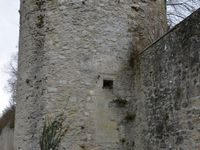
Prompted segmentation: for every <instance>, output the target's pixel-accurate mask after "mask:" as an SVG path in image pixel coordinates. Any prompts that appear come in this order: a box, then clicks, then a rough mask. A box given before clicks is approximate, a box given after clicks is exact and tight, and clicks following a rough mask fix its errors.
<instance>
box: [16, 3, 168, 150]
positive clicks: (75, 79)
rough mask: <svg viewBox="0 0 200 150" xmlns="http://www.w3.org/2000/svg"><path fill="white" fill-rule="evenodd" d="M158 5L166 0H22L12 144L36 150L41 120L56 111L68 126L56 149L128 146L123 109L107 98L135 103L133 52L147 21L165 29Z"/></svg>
mask: <svg viewBox="0 0 200 150" xmlns="http://www.w3.org/2000/svg"><path fill="white" fill-rule="evenodd" d="M152 5H154V6H158V7H154V9H153V8H152V7H151V6H152ZM161 8H162V9H161ZM163 8H164V0H157V1H146V0H141V1H133V0H21V9H20V14H21V15H20V16H21V17H20V43H19V46H20V50H19V76H18V85H17V109H16V128H15V149H16V150H38V149H39V138H40V135H41V130H42V126H43V122H44V118H45V117H46V116H47V115H50V116H55V115H56V114H58V113H61V112H62V113H64V114H65V116H66V124H68V125H69V130H68V132H67V134H66V137H64V139H63V141H62V143H61V145H60V149H67V150H82V149H87V150H117V149H121V150H124V149H133V147H134V142H133V141H132V140H131V139H130V135H131V134H130V133H134V131H135V130H134V128H132V129H130V132H129V131H128V127H129V126H130V125H131V124H132V121H131V122H130V123H127V122H126V121H124V118H126V116H127V113H128V112H129V111H128V110H127V108H126V107H124V108H118V107H117V106H116V104H115V103H113V100H114V99H117V97H118V99H125V100H126V101H128V103H130V105H131V106H133V107H134V106H135V96H134V94H135V93H134V92H133V91H134V80H133V68H132V67H133V66H132V56H133V54H132V53H133V50H136V49H137V46H139V45H138V44H140V41H143V39H144V37H143V38H139V36H140V35H141V34H143V35H142V36H144V34H146V38H147V39H148V35H149V34H147V33H146V32H142V31H141V30H144V29H145V27H146V26H148V25H147V23H148V24H152V25H155V26H156V27H152V28H153V29H155V28H156V29H160V30H159V31H163V26H162V25H161V24H154V21H155V20H159V21H160V19H163V20H165V10H164V9H163ZM150 10H151V12H153V11H155V13H152V15H153V16H152V17H153V18H154V19H153V20H152V19H150V17H147V16H148V15H151V14H148V15H147V14H146V12H149V11H150ZM162 12H163V13H162ZM140 15H141V16H140ZM145 15H146V16H145ZM162 16H163V17H162ZM142 18H143V19H142ZM144 18H145V19H144ZM156 18H159V19H156ZM147 20H148V21H147ZM159 21H157V22H159ZM150 22H151V23H150ZM164 22H165V21H163V24H164ZM144 24H145V27H143V25H144ZM139 26H142V27H141V28H139ZM139 30H140V31H141V33H138V32H139ZM161 33H162V32H160V34H161ZM139 34H140V35H139ZM137 36H138V39H137V41H136V39H135V38H136V37H137ZM156 36H158V34H157V35H156ZM156 36H155V37H156ZM138 41H139V42H138ZM143 43H146V42H143ZM140 47H143V46H140ZM131 108H132V107H131ZM130 111H131V110H130ZM131 113H132V112H131ZM132 117H133V116H132ZM128 119H129V118H128ZM128 140H130V141H128ZM125 141H127V142H125ZM141 146H142V145H141Z"/></svg>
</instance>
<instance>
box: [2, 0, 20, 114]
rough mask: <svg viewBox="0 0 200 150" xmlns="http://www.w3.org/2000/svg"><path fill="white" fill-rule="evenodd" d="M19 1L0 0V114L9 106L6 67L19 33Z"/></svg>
mask: <svg viewBox="0 0 200 150" xmlns="http://www.w3.org/2000/svg"><path fill="white" fill-rule="evenodd" d="M18 10H19V0H0V114H1V112H2V110H3V109H4V108H5V107H6V106H8V105H9V93H7V92H6V89H5V86H6V84H7V80H8V74H7V73H6V65H8V63H9V61H10V59H11V58H10V57H11V55H13V54H15V53H16V52H17V46H18V37H19V36H18V35H19V33H18V31H19V13H18Z"/></svg>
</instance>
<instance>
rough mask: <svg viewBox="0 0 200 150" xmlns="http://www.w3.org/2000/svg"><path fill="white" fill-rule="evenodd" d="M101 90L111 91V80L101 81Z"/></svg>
mask: <svg viewBox="0 0 200 150" xmlns="http://www.w3.org/2000/svg"><path fill="white" fill-rule="evenodd" d="M103 89H113V80H103Z"/></svg>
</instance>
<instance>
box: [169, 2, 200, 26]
mask: <svg viewBox="0 0 200 150" xmlns="http://www.w3.org/2000/svg"><path fill="white" fill-rule="evenodd" d="M166 7H167V18H168V23H169V25H170V27H172V26H174V25H175V24H177V23H178V22H180V21H182V20H183V19H184V18H186V17H187V16H188V15H190V14H191V13H192V12H194V11H195V10H196V9H197V8H199V7H200V0H166Z"/></svg>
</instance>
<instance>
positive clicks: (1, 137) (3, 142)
mask: <svg viewBox="0 0 200 150" xmlns="http://www.w3.org/2000/svg"><path fill="white" fill-rule="evenodd" d="M0 148H1V150H14V130H13V129H10V128H9V127H5V128H4V129H3V130H2V131H1V133H0Z"/></svg>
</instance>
